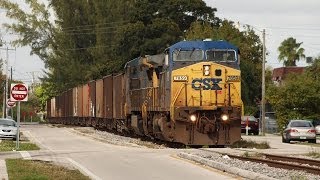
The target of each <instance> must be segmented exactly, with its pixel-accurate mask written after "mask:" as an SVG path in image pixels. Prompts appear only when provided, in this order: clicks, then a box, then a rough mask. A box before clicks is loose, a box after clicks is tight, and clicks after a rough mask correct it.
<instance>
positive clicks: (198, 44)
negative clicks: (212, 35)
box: [170, 41, 239, 52]
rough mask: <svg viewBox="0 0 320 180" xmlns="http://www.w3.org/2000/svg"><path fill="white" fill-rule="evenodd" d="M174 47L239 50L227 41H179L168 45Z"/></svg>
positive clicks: (172, 48)
mask: <svg viewBox="0 0 320 180" xmlns="http://www.w3.org/2000/svg"><path fill="white" fill-rule="evenodd" d="M170 49H171V50H174V49H203V50H207V49H233V50H236V51H237V52H239V49H238V48H237V47H236V46H234V45H232V44H230V43H229V42H227V41H181V42H178V43H176V44H174V45H172V46H171V47H170Z"/></svg>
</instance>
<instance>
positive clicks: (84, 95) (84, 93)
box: [82, 84, 90, 118]
mask: <svg viewBox="0 0 320 180" xmlns="http://www.w3.org/2000/svg"><path fill="white" fill-rule="evenodd" d="M82 99H83V101H82V102H83V103H82V110H83V111H82V112H83V114H82V117H84V118H87V117H89V110H90V109H89V104H90V98H89V84H85V85H83V86H82Z"/></svg>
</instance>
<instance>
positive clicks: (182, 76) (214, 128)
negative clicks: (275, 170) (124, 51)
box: [47, 41, 242, 145]
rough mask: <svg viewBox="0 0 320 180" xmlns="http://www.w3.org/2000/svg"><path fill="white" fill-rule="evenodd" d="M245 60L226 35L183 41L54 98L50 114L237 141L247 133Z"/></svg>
mask: <svg viewBox="0 0 320 180" xmlns="http://www.w3.org/2000/svg"><path fill="white" fill-rule="evenodd" d="M239 63H240V53H239V49H238V48H237V47H235V46H233V45H232V44H230V43H228V42H226V41H182V42H178V43H176V44H174V45H172V46H170V47H169V48H167V49H166V50H165V52H164V53H163V54H159V55H153V56H144V57H139V58H136V59H133V60H131V61H129V62H127V63H126V65H125V68H124V73H121V74H118V75H109V76H105V77H104V78H102V79H99V80H95V81H91V82H89V83H87V84H84V85H80V86H78V87H75V88H73V89H70V90H68V91H66V92H64V93H62V94H61V95H60V96H57V97H54V98H52V99H51V100H49V101H48V106H47V107H48V111H47V112H48V118H49V121H50V122H53V123H65V124H74V125H90V126H94V127H98V128H107V129H114V130H116V131H120V132H124V131H125V132H127V133H128V132H129V133H135V134H139V135H142V136H150V137H152V138H156V139H161V140H165V141H170V142H178V143H183V144H186V145H227V144H232V143H233V142H235V141H238V140H240V138H241V135H240V133H241V124H240V121H241V120H240V119H241V114H242V113H241V111H242V101H241V77H240V68H239Z"/></svg>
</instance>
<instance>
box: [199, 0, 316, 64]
mask: <svg viewBox="0 0 320 180" xmlns="http://www.w3.org/2000/svg"><path fill="white" fill-rule="evenodd" d="M205 2H206V3H207V5H208V6H211V7H215V8H217V13H216V16H218V17H219V18H222V19H228V20H232V21H234V22H236V23H238V22H239V23H240V25H245V24H247V25H250V26H251V27H253V29H254V30H255V31H256V33H257V34H258V35H260V38H261V39H262V32H261V31H262V30H263V29H265V30H266V48H267V53H268V55H267V57H266V61H267V66H270V67H272V68H276V67H282V66H283V63H280V62H279V61H278V55H279V52H278V50H277V49H278V47H279V46H280V44H281V42H282V41H283V40H285V39H287V38H289V37H293V38H295V39H296V40H297V42H303V43H302V45H301V47H303V48H304V49H305V55H306V56H310V57H317V56H319V55H320V33H319V32H320V21H319V17H320V11H319V8H320V1H319V0H304V1H302V0H267V1H263V0H205ZM297 65H298V66H307V65H308V64H307V63H306V61H305V60H301V61H300V62H298V63H297Z"/></svg>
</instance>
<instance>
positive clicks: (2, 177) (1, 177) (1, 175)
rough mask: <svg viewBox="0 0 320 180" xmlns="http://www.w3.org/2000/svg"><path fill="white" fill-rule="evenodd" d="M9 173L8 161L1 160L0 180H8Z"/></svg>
mask: <svg viewBox="0 0 320 180" xmlns="http://www.w3.org/2000/svg"><path fill="white" fill-rule="evenodd" d="M8 179H9V177H8V172H7V166H6V161H5V160H3V159H0V180H8Z"/></svg>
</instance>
